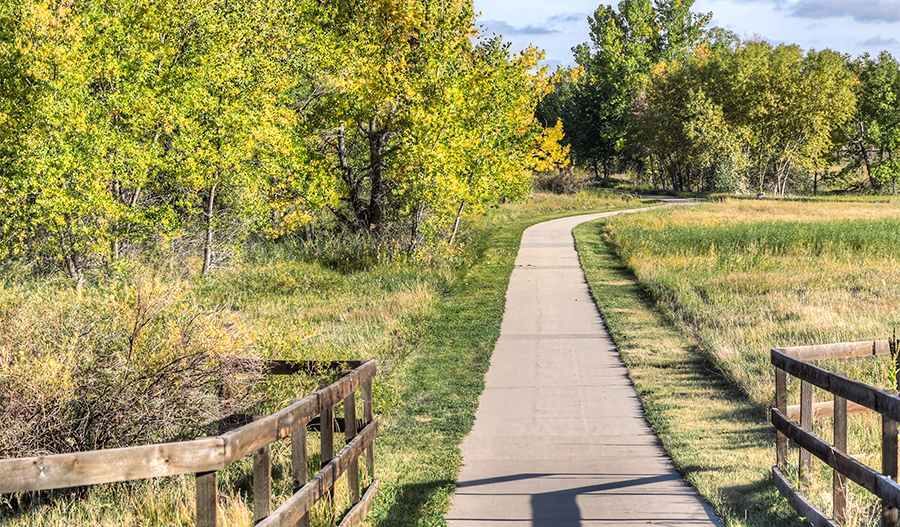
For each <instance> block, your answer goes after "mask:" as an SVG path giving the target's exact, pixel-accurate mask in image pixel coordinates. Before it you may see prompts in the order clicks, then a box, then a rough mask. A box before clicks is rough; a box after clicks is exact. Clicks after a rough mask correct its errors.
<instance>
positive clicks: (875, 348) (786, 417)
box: [771, 340, 900, 527]
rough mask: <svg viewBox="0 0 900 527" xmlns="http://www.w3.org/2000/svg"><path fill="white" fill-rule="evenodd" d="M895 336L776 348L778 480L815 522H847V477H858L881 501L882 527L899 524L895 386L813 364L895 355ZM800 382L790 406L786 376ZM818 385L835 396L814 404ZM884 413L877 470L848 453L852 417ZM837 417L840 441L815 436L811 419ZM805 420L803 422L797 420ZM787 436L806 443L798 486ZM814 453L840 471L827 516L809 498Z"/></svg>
mask: <svg viewBox="0 0 900 527" xmlns="http://www.w3.org/2000/svg"><path fill="white" fill-rule="evenodd" d="M892 347H896V345H893V346H892V343H891V341H888V340H876V341H866V342H846V343H840V344H825V345H817V346H795V347H786V348H773V349H772V351H771V362H772V364H773V365H774V366H775V407H774V408H772V411H771V419H772V424H773V425H774V426H775V429H776V431H777V434H776V436H777V438H776V446H775V448H776V460H777V465H776V466H774V467H772V479H773V482H774V484H775V486H776V487H777V488H778V490H779V491H780V492H781V494H782V495H783V496H784V497H785V498H787V499H788V501H789V502H790V504H791V505H792V506H793V507H794V509H795V510H796V511H797V512H798V513H799V514H800V516H803V517H804V518H806V520H807V521H808V522H809V523H811V524H813V525H815V526H816V527H824V526H829V527H836V526H837V525H840V524H842V523H844V521H845V519H846V496H847V480H848V479H849V480H850V481H853V482H855V483H857V484H858V485H860V486H861V487H863V488H865V489H866V490H868V491H869V492H871V493H872V494H874V495H876V496H877V497H879V498H880V499H881V503H882V521H881V525H882V526H883V527H898V523H897V520H898V518H897V511H898V507H900V485H898V484H897V430H898V422H900V398H898V397H897V391H896V390H889V391H886V390H881V389H879V388H875V387H873V386H869V385H868V384H865V383H861V382H857V381H853V380H851V379H848V378H847V377H845V376H844V375H841V374H839V373H833V372H830V371H827V370H825V369H822V368H820V367H818V366H816V365H814V364H811V363H809V362H807V361H811V360H818V359H843V358H853V357H870V356H878V355H889V356H893V357H894V358H895V359H896V358H897V352H896V349H892ZM788 375H791V376H793V377H796V378H798V379H800V404H799V405H794V406H788V405H787V397H788V392H787V376H788ZM813 387H818V388H821V389H822V390H825V391H826V392H829V393H830V394H831V395H832V396H833V399H832V400H830V401H824V402H819V403H816V404H813ZM871 411H874V412H878V413H879V414H881V420H882V426H881V443H882V466H881V472H878V471H876V470H874V469H872V468H870V467H868V466H866V465H865V464H863V463H861V462H859V461H857V460H856V459H854V458H853V457H851V456H849V455H848V454H847V415H848V414H853V413H861V412H871ZM822 417H834V436H833V438H834V442H833V443H829V442H827V441H825V440H824V439H822V438H820V437H818V436H816V435H815V434H813V432H812V430H813V426H812V423H813V419H815V418H822ZM798 418H799V423H798V422H797V419H798ZM788 441H791V442H792V443H794V444H796V445H797V446H799V447H800V456H799V466H798V468H799V471H798V472H799V489H797V490H796V491H795V490H794V489H793V487H792V486H791V483H790V482H789V481H788V480H787V478H786V477H785V476H784V473H783V472H784V470H785V469H786V467H787V464H786V463H787V452H788ZM811 456H816V457H817V458H819V459H820V460H822V461H823V462H824V463H826V464H827V465H828V466H830V467H831V468H832V469H834V482H833V511H832V516H831V517H829V516H828V515H826V514H825V513H823V512H822V511H820V510H818V509H817V508H816V507H815V506H813V505H812V504H811V503H810V502H809V501H808V500H807V499H806V495H807V490H808V482H809V471H810V462H811V459H812V458H811Z"/></svg>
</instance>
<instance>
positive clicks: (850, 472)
mask: <svg viewBox="0 0 900 527" xmlns="http://www.w3.org/2000/svg"><path fill="white" fill-rule="evenodd" d="M772 424H773V425H774V426H775V429H776V430H780V431H781V432H782V433H783V434H784V435H786V436H787V437H788V439H790V440H791V441H793V442H794V443H796V444H797V445H799V446H800V447H802V448H805V449H806V450H809V451H810V452H811V453H812V455H814V456H816V457H817V458H819V459H821V460H822V461H824V462H825V463H827V464H828V465H829V466H830V467H832V468H833V469H835V470H837V471H839V472H841V473H842V474H844V475H845V476H846V477H847V478H848V479H849V480H850V481H853V482H855V483H857V484H858V485H860V486H861V487H863V488H865V489H866V490H868V491H869V492H871V493H872V494H875V495H876V496H878V497H879V498H881V499H883V500H886V501H887V502H888V503H890V504H891V505H894V506H897V504H900V485H898V484H897V483H896V482H895V481H893V480H892V479H890V478H888V477H885V476H882V475H881V474H879V473H878V472H876V471H874V470H872V469H871V468H869V467H867V466H866V465H864V464H862V463H860V462H859V461H857V460H855V459H853V458H852V457H850V456H848V455H847V454H845V453H843V452H840V451H838V450H836V449H835V448H834V447H833V446H832V445H830V444H829V443H827V442H826V441H824V440H822V439H821V438H819V437H817V436H816V435H814V434H812V433H810V432H807V431H805V430H803V429H802V428H800V427H799V426H798V425H797V424H796V423H794V422H793V421H791V420H789V419H788V418H787V417H785V416H784V414H782V413H781V412H779V411H778V410H776V409H773V410H772Z"/></svg>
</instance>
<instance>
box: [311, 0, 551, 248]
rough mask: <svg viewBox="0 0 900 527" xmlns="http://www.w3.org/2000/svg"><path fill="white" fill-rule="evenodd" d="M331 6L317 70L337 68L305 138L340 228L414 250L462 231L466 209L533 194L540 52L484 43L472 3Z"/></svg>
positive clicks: (323, 82) (322, 86) (322, 85)
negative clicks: (530, 172) (530, 169)
mask: <svg viewBox="0 0 900 527" xmlns="http://www.w3.org/2000/svg"><path fill="white" fill-rule="evenodd" d="M323 9H324V10H325V11H324V15H322V16H320V20H321V23H320V24H319V26H318V27H319V30H318V31H320V32H321V34H322V35H323V38H324V40H325V41H327V42H329V45H328V47H329V48H333V50H334V52H333V53H329V54H324V55H322V56H321V57H319V61H320V62H319V63H318V64H315V65H314V66H313V69H315V70H318V71H325V72H328V74H327V75H322V76H319V77H317V78H315V79H314V82H315V83H316V84H317V85H318V88H317V89H316V91H318V92H319V93H321V94H322V97H320V98H319V99H318V100H317V101H315V102H314V103H313V104H312V106H311V108H312V110H311V111H310V112H309V113H308V114H307V115H306V116H304V118H303V123H302V129H301V131H300V133H301V134H302V135H303V136H304V138H305V141H306V144H307V145H309V147H310V149H311V150H312V151H313V152H314V154H313V155H312V157H314V158H316V161H315V163H316V164H317V166H318V167H319V175H318V176H316V178H317V180H319V181H322V182H323V185H324V188H326V189H327V190H326V193H327V194H328V196H329V198H328V199H326V206H327V208H328V209H329V210H330V211H331V213H332V214H333V215H334V217H335V218H337V220H338V222H339V223H340V224H342V225H343V226H344V227H345V228H347V229H349V230H351V231H352V232H355V233H357V234H360V235H364V236H368V237H371V238H373V239H376V240H388V239H391V238H393V239H395V240H400V239H402V240H404V241H403V245H404V246H405V250H406V251H407V252H410V253H413V252H415V251H416V249H417V248H419V247H420V246H421V244H422V242H423V241H433V240H437V239H439V238H440V237H441V236H442V234H443V233H445V232H446V231H448V230H449V229H452V231H453V232H455V230H456V227H457V226H458V221H459V217H460V215H461V214H462V211H463V210H464V208H465V207H466V206H467V204H469V205H476V206H480V205H481V204H484V203H486V202H489V201H493V200H502V199H508V198H513V197H517V196H521V195H522V193H523V192H524V189H525V188H526V182H527V181H528V177H527V174H526V173H525V172H524V171H523V169H522V166H523V164H524V159H525V156H526V155H527V151H528V147H529V145H530V144H531V142H532V138H533V135H534V134H535V133H536V131H537V126H536V123H535V120H534V106H535V104H536V102H537V100H538V99H539V98H540V96H542V95H543V93H545V91H546V90H545V88H544V86H545V85H546V81H545V80H544V79H543V73H538V74H537V75H533V74H532V73H530V71H531V70H532V69H533V68H535V67H536V65H537V54H536V52H534V50H526V51H525V52H524V53H523V54H521V55H518V56H512V55H511V54H510V53H509V46H508V44H504V43H503V42H501V41H499V40H497V39H487V40H482V41H481V42H479V43H478V44H477V45H475V46H474V47H473V45H472V41H471V40H470V36H471V35H472V32H473V27H472V19H473V16H472V11H471V5H469V4H468V3H466V2H446V1H434V0H422V1H419V2H415V3H414V4H408V3H399V2H396V1H393V0H389V1H384V2H376V3H372V2H360V3H359V5H355V4H352V5H351V4H347V5H344V4H340V5H335V6H331V7H324V8H323ZM451 224H452V227H451ZM450 237H451V239H452V238H453V234H451V235H450Z"/></svg>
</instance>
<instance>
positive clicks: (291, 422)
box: [219, 378, 352, 465]
mask: <svg viewBox="0 0 900 527" xmlns="http://www.w3.org/2000/svg"><path fill="white" fill-rule="evenodd" d="M351 388H352V384H351V381H350V379H348V378H344V379H341V380H339V381H338V382H336V383H334V384H330V385H328V386H327V387H325V388H323V389H321V390H318V391H316V392H314V393H312V394H310V395H309V396H307V397H304V398H303V399H300V400H299V401H298V402H296V403H294V404H292V405H290V406H288V407H287V408H285V409H283V410H281V411H279V412H276V413H274V414H272V415H270V416H268V417H264V418H262V419H260V420H258V421H253V422H252V423H250V424H248V425H245V426H242V427H240V428H238V429H236V430H232V431H230V432H226V433H224V434H222V435H221V436H219V437H221V438H222V439H224V440H225V455H226V462H227V463H228V464H229V465H230V464H231V463H234V462H235V461H237V460H238V459H240V458H242V457H244V456H246V455H247V454H249V453H251V452H253V451H255V450H259V449H260V448H262V447H263V446H264V445H267V444H270V443H273V442H275V441H277V440H279V439H284V438H285V437H287V436H289V435H290V434H291V433H292V432H293V431H294V430H296V429H297V427H299V426H305V425H306V423H308V422H309V421H311V420H312V418H313V417H314V416H316V415H318V414H320V413H321V409H322V408H323V407H324V406H325V405H328V404H330V405H331V406H333V405H334V404H336V403H337V402H338V401H340V400H341V399H342V398H343V397H344V396H345V395H346V394H342V392H344V391H346V392H349V391H350V389H351Z"/></svg>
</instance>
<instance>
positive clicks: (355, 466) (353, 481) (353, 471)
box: [344, 393, 359, 505]
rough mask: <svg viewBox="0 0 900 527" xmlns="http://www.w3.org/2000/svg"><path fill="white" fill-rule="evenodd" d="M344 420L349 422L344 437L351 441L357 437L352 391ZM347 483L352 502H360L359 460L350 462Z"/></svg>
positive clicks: (346, 403)
mask: <svg viewBox="0 0 900 527" xmlns="http://www.w3.org/2000/svg"><path fill="white" fill-rule="evenodd" d="M344 422H345V423H347V426H346V429H345V430H344V438H345V439H346V442H347V443H349V442H350V440H351V439H353V438H354V437H356V394H355V393H351V394H350V395H348V396H347V397H346V398H345V399H344ZM347 485H348V486H349V487H350V503H352V504H354V505H355V504H357V503H359V460H358V459H354V460H353V461H351V462H350V468H349V469H348V470H347Z"/></svg>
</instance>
